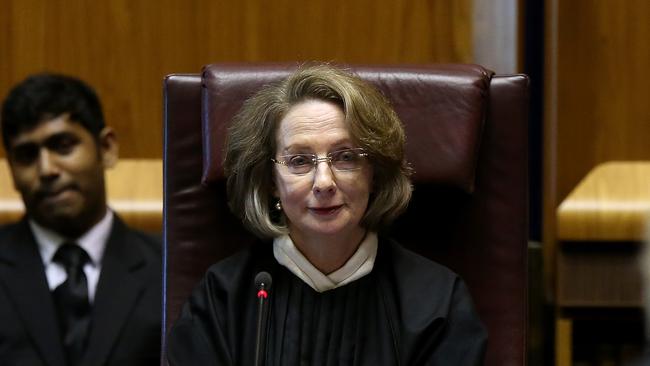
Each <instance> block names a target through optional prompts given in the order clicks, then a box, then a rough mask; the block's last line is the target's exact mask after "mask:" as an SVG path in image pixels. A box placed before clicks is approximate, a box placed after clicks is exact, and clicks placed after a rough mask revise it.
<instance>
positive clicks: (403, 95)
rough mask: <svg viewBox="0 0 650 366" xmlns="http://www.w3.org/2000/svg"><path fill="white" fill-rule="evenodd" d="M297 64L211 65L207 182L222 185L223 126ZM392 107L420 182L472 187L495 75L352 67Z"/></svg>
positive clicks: (474, 68)
mask: <svg viewBox="0 0 650 366" xmlns="http://www.w3.org/2000/svg"><path fill="white" fill-rule="evenodd" d="M296 67H297V65H296V64H213V65H208V66H206V67H204V68H203V74H202V88H203V91H202V92H203V96H202V98H203V100H202V108H203V110H202V119H203V121H202V129H203V177H202V183H203V184H206V185H209V184H211V183H214V182H217V181H220V180H223V179H224V178H225V177H224V173H223V166H222V163H223V147H224V141H225V133H226V128H227V126H228V124H229V123H230V121H231V120H232V118H233V117H234V115H235V114H236V113H237V112H238V111H239V109H240V108H241V106H242V104H243V102H244V101H245V100H246V99H247V98H248V97H250V96H251V95H253V94H254V93H255V92H256V91H257V90H259V89H260V88H261V87H262V86H263V85H265V84H268V83H272V82H275V81H278V80H280V79H282V78H284V77H287V76H288V75H289V74H290V73H291V72H292V71H293V70H295V68H296ZM347 69H349V70H350V71H352V72H353V73H355V74H357V75H359V76H360V77H361V78H363V79H365V80H367V81H369V82H370V83H371V84H373V85H375V86H376V87H377V88H378V89H379V90H380V91H381V92H382V93H383V94H384V96H386V97H387V98H388V100H389V101H390V102H391V103H392V105H393V108H394V109H395V111H396V112H397V114H398V116H399V117H400V119H401V120H402V122H403V123H404V127H405V130H406V155H407V160H408V161H409V162H410V163H411V165H412V167H413V169H414V171H415V173H414V175H413V177H412V178H413V181H414V182H415V183H425V184H426V183H433V184H443V185H451V186H457V187H459V188H460V189H462V190H464V191H466V192H472V191H473V189H474V177H475V170H476V162H477V158H478V151H479V145H480V141H481V133H482V130H483V123H484V120H485V114H486V106H487V102H488V96H489V87H490V80H491V77H492V72H490V71H488V70H486V69H484V68H482V67H480V66H478V65H412V66H403V65H400V66H351V67H347Z"/></svg>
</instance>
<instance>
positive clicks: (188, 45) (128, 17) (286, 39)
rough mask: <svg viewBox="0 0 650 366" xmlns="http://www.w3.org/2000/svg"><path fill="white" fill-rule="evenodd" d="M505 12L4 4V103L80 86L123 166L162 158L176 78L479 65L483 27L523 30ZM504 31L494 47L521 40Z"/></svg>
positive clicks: (179, 0)
mask: <svg viewBox="0 0 650 366" xmlns="http://www.w3.org/2000/svg"><path fill="white" fill-rule="evenodd" d="M497 2H500V3H502V5H501V7H505V6H506V5H510V6H508V8H512V9H515V12H514V13H513V11H512V10H511V11H509V12H508V13H504V15H500V14H501V13H499V12H496V13H495V12H494V11H492V12H490V13H488V12H485V14H486V16H484V17H483V18H484V20H480V19H481V16H480V14H479V17H478V18H476V17H475V15H474V13H473V9H474V5H475V4H474V3H487V2H485V1H478V0H477V1H475V2H474V1H472V0H454V1H449V0H433V1H406V0H403V1H376V0H355V1H346V0H334V1H330V0H314V1H291V0H276V1H258V0H237V1H235V0H229V1H215V0H136V1H133V0H99V1H89V0H65V1H64V0H0V3H1V5H0V9H2V11H0V27H2V32H0V52H1V54H2V62H1V64H0V97H2V98H4V96H5V95H6V93H7V92H8V89H9V88H10V86H11V85H13V84H15V83H16V82H18V81H20V80H21V79H23V78H24V77H25V76H27V75H28V74H31V73H34V72H39V71H45V70H47V71H55V72H61V73H66V74H72V75H75V76H78V77H80V78H82V79H84V80H86V81H88V82H89V83H90V84H91V85H93V86H95V88H96V89H97V91H98V93H99V94H100V97H101V99H102V101H103V103H104V108H105V114H106V117H107V121H108V123H110V124H111V125H113V126H114V127H116V129H117V131H118V133H119V136H118V137H119V138H120V141H121V153H122V156H123V157H128V158H144V157H149V158H160V157H161V156H162V146H161V141H162V128H161V126H162V124H161V121H162V110H161V105H162V102H161V101H162V96H161V83H162V79H163V77H164V76H165V75H167V74H170V73H183V72H186V73H196V72H199V71H200V69H201V66H203V65H205V64H208V63H213V62H274V61H307V60H323V61H334V62H349V63H432V62H474V60H475V58H474V39H473V30H474V29H475V27H474V24H473V22H474V21H475V20H476V19H479V20H480V21H482V25H481V27H483V29H482V36H483V37H486V36H487V37H488V38H489V34H490V33H489V32H488V31H487V30H488V29H489V28H490V24H514V25H516V24H517V19H516V16H517V13H516V9H517V8H518V7H517V6H516V4H517V1H516V0H507V1H502V0H501V1H497ZM512 4H515V6H514V7H513V6H512ZM481 13H483V12H481ZM513 16H515V18H513ZM499 17H501V19H499ZM506 17H507V21H505V20H504V19H505V18H506ZM495 22H496V23H495ZM500 28H501V30H500V33H499V37H495V38H494V39H499V40H501V39H503V37H504V35H505V37H507V38H505V39H506V40H508V39H516V38H517V35H516V33H514V31H508V30H504V29H503V26H501V27H500ZM479 29H481V28H479ZM494 29H497V28H496V27H495V28H494ZM515 30H516V29H515ZM508 32H509V33H510V34H508ZM500 42H501V43H503V44H502V45H501V46H500V47H505V48H508V49H510V51H509V52H512V49H513V45H512V44H511V42H503V41H500ZM482 44H487V42H483V43H482ZM479 53H480V54H481V55H483V57H484V58H486V57H491V58H492V60H496V61H495V62H500V61H499V59H503V58H504V56H506V54H505V53H503V52H501V53H500V52H490V51H480V52H479ZM490 54H492V55H497V56H496V57H495V56H489V55H490ZM510 58H512V56H510ZM510 67H515V65H512V62H510ZM511 71H514V69H513V70H511Z"/></svg>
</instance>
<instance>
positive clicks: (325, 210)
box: [309, 205, 343, 216]
mask: <svg viewBox="0 0 650 366" xmlns="http://www.w3.org/2000/svg"><path fill="white" fill-rule="evenodd" d="M341 207H343V205H337V206H329V207H310V208H309V210H310V211H311V212H313V213H315V214H317V215H322V216H327V215H333V214H335V213H336V212H338V211H339V210H340V209H341Z"/></svg>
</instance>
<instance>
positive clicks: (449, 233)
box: [164, 64, 528, 366]
mask: <svg viewBox="0 0 650 366" xmlns="http://www.w3.org/2000/svg"><path fill="white" fill-rule="evenodd" d="M295 66H296V65H289V64H279V65H278V64H274V65H259V64H221V65H219V64H216V65H209V66H206V67H205V68H204V69H203V72H202V74H201V75H198V74H192V75H170V76H168V77H167V78H166V79H165V83H164V118H165V121H164V122H165V141H164V169H165V170H164V176H165V198H164V226H165V230H164V239H165V258H164V259H165V287H164V288H165V289H166V291H165V294H164V305H165V309H164V314H165V315H166V318H165V323H164V324H165V325H164V326H165V329H166V330H168V329H169V327H170V326H171V325H172V323H173V322H174V320H175V319H176V317H177V316H178V314H179V310H180V308H181V306H182V304H183V303H184V302H185V300H186V299H187V297H188V295H189V294H190V292H191V291H192V289H193V287H194V285H195V283H196V282H197V281H198V279H199V278H201V277H202V276H203V274H204V272H205V270H206V269H207V267H208V266H209V265H210V264H212V263H214V262H216V261H218V260H219V259H221V258H223V257H225V256H227V255H229V254H231V253H233V252H234V251H236V250H237V249H238V248H239V247H240V246H241V245H242V244H243V243H246V242H249V241H251V240H252V236H251V235H250V234H249V233H248V232H246V231H245V230H244V229H243V228H242V226H241V224H240V223H239V221H238V220H237V219H236V218H235V217H234V216H232V215H231V213H230V212H229V210H228V207H227V204H226V197H225V183H224V176H223V171H222V169H221V160H222V148H223V147H222V146H223V137H224V131H225V127H226V125H227V124H228V123H229V121H230V119H231V117H232V116H233V115H234V114H235V113H236V111H237V110H238V109H239V108H240V106H241V105H242V102H243V101H244V100H245V99H246V98H247V97H248V96H250V95H251V94H252V93H253V92H254V91H255V90H257V89H258V88H259V87H260V86H261V85H263V84H265V83H268V82H271V81H274V80H277V79H279V78H282V77H283V76H286V75H288V74H289V73H290V72H291V70H292V69H294V68H295ZM352 70H353V71H354V72H356V73H358V74H359V75H360V76H361V77H363V78H364V79H367V80H369V81H370V82H372V83H373V84H374V85H376V86H377V87H378V88H379V89H380V90H381V91H382V92H383V93H384V94H385V95H386V96H387V97H388V98H389V99H390V100H391V102H392V104H393V106H394V107H395V109H396V111H397V113H398V114H399V115H400V117H401V119H402V121H403V122H404V124H405V126H406V130H407V156H408V160H409V161H410V162H411V163H412V165H413V168H414V169H415V175H414V176H413V181H414V184H415V191H414V195H413V200H412V202H411V204H410V206H409V209H408V211H407V212H406V214H405V215H403V216H402V217H401V218H400V219H399V220H398V221H397V222H396V223H395V225H393V228H392V233H393V236H394V237H395V238H396V239H397V240H398V241H400V242H401V243H403V244H404V245H405V246H407V247H409V248H411V249H412V250H414V251H416V252H418V253H420V254H422V255H424V256H427V257H430V258H433V259H434V260H436V261H438V262H440V263H443V264H444V265H446V266H448V267H450V268H451V269H452V270H454V271H456V272H457V273H459V274H460V275H461V276H462V277H463V278H464V279H465V281H466V282H467V284H468V286H469V288H470V291H471V293H472V295H473V297H474V300H475V303H476V306H477V309H478V312H479V314H480V316H481V318H482V319H483V321H484V322H485V324H486V325H487V328H488V331H489V341H488V350H487V358H486V365H490V366H509V365H524V364H525V363H526V329H527V300H526V299H527V291H526V290H527V288H526V286H527V252H526V246H527V236H528V218H527V215H528V209H527V202H528V196H527V187H528V182H527V176H528V171H527V161H528V159H527V150H528V149H527V103H528V78H527V77H526V76H524V75H509V76H501V75H493V74H492V73H491V72H490V71H488V70H485V69H483V68H482V67H480V66H476V65H420V66H354V67H352ZM251 148H252V147H251ZM423 295H424V294H423Z"/></svg>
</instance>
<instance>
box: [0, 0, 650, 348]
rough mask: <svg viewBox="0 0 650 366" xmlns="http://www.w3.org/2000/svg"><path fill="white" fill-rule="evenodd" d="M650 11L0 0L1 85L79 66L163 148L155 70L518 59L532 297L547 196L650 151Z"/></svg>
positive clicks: (512, 63)
mask: <svg viewBox="0 0 650 366" xmlns="http://www.w3.org/2000/svg"><path fill="white" fill-rule="evenodd" d="M648 14H650V2H648V1H646V0H626V1H617V0H426V1H425V0H422V1H420V0H396V1H392V0H390V1H389V0H383V1H382V0H310V1H304V0H303V1H297V0H275V1H263V0H96V1H91V0H65V1H64V0H0V98H3V99H4V97H5V96H6V94H7V92H8V90H9V88H10V87H11V86H12V85H13V84H15V83H17V82H18V81H20V80H22V79H23V78H25V77H26V76H27V75H29V74H31V73H34V72H40V71H53V72H60V73H65V74H70V75H74V76H77V77H80V78H82V79H84V80H86V81H88V82H89V83H90V84H91V85H93V86H94V87H95V88H96V89H97V91H98V93H99V95H100V98H101V99H102V101H103V105H104V109H105V114H106V119H107V122H108V123H109V124H110V125H112V126H114V127H115V128H116V130H117V133H118V137H119V140H120V142H121V156H122V157H124V158H133V159H141V158H153V159H161V158H162V133H163V132H162V95H161V94H162V92H161V84H162V80H163V78H164V76H165V75H167V74H170V73H197V72H199V71H200V69H201V67H202V66H203V65H205V64H208V63H213V62H279V61H309V60H321V61H332V62H342V63H382V64H395V63H479V64H482V65H484V66H487V67H488V68H490V69H492V70H495V71H496V72H498V73H515V72H525V73H527V74H529V75H530V77H531V94H530V96H531V107H530V154H529V155H530V162H531V164H530V197H531V200H530V206H531V209H530V227H531V235H530V236H531V242H532V243H541V246H539V247H540V248H541V249H540V251H543V253H544V255H543V258H544V260H543V264H542V262H541V261H540V262H539V263H536V262H535V257H534V256H532V257H531V258H532V261H531V273H530V276H531V278H532V279H536V278H538V277H539V278H540V283H541V282H543V284H541V285H540V286H541V288H542V289H543V290H540V291H542V292H544V295H543V296H540V297H534V296H533V297H531V302H532V305H533V306H535V305H539V304H541V303H545V304H552V302H553V294H554V273H555V250H556V241H555V209H556V207H557V205H558V204H559V203H560V202H561V201H562V200H563V199H564V198H565V197H566V196H567V194H568V193H569V192H570V191H571V189H573V187H575V185H576V184H577V183H578V182H579V180H580V179H581V178H582V177H583V176H584V175H585V174H586V173H587V172H588V171H589V170H591V169H592V168H593V167H594V166H596V165H597V164H598V163H600V162H603V161H608V160H614V159H624V160H650V147H649V144H648V143H647V142H646V141H647V140H648V139H650V88H648V85H650V75H649V74H648V72H646V68H647V65H648V64H650V45H649V43H650V42H648V41H647V40H648V39H650V23H649V22H647V20H645V18H646V17H647V15H648ZM3 156H4V152H1V151H0V157H3ZM8 189H11V188H10V187H4V186H3V187H0V190H8ZM540 257H541V255H540ZM542 268H543V269H542ZM542 276H543V277H544V281H542V280H541V278H542ZM534 289H535V288H534V286H533V290H534ZM532 292H533V295H534V292H535V291H532ZM531 315H533V318H534V317H535V316H537V315H535V312H532V313H531ZM533 323H534V322H533ZM540 342H541V339H534V340H533V341H532V342H531V343H533V344H539V343H540Z"/></svg>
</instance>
